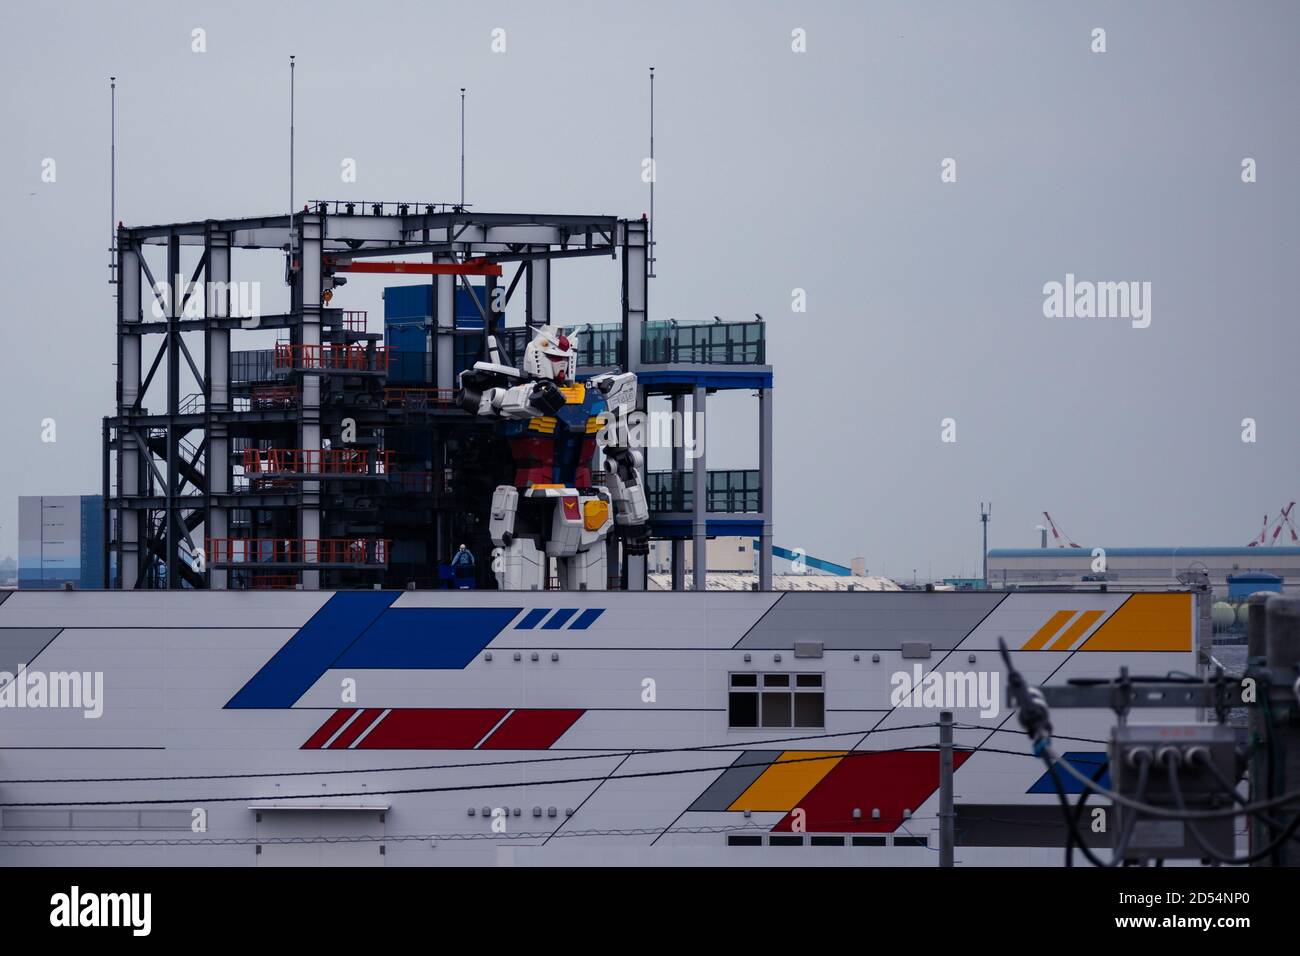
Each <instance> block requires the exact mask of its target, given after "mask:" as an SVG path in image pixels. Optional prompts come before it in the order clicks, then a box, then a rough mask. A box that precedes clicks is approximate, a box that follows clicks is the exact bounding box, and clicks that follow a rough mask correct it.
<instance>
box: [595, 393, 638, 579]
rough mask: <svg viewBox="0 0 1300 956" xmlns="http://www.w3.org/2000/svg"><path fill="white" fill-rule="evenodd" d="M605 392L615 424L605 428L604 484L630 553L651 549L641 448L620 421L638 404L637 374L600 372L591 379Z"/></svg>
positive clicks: (615, 522) (615, 521)
mask: <svg viewBox="0 0 1300 956" xmlns="http://www.w3.org/2000/svg"><path fill="white" fill-rule="evenodd" d="M591 384H592V385H594V386H595V387H596V388H598V389H599V390H600V391H601V393H602V394H603V395H604V396H605V402H606V404H607V405H608V407H609V410H610V412H611V413H612V414H613V415H614V416H615V427H614V428H612V429H604V430H603V432H602V433H603V434H605V435H606V436H607V437H606V440H605V445H604V449H603V450H604V452H605V459H606V461H607V462H608V465H609V467H607V468H606V469H605V487H606V489H608V491H609V494H610V498H611V499H612V501H613V503H614V524H615V525H616V526H618V528H619V530H620V532H621V533H622V535H623V539H624V541H625V542H626V546H627V552H628V554H647V553H649V550H650V547H649V538H650V526H649V521H650V509H649V506H648V505H647V503H646V496H645V482H644V468H645V459H644V457H643V456H642V455H641V452H639V451H637V450H636V449H634V448H631V447H630V446H629V444H628V441H627V437H626V430H625V429H624V428H622V427H619V425H618V416H620V415H621V414H626V413H627V412H629V411H631V410H632V409H634V408H635V407H636V375H634V374H632V373H631V372H625V373H623V374H620V375H598V376H596V377H595V378H593V379H592V380H591Z"/></svg>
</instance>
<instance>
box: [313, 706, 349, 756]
mask: <svg viewBox="0 0 1300 956" xmlns="http://www.w3.org/2000/svg"><path fill="white" fill-rule="evenodd" d="M355 713H356V709H355V708H353V707H345V708H343V709H342V710H336V711H334V713H332V714H330V715H329V718H328V719H327V720H326V721H325V723H323V724H321V725H320V729H319V730H317V731H316V733H314V734H312V735H311V736H310V737H308V738H307V742H306V743H305V744H303V745H302V749H303V750H319V749H320V748H321V747H323V746H325V741H327V740H329V739H330V738H331V737H333V736H334V732H335V731H336V730H338V729H339V728H340V727H342V726H343V722H344V721H345V720H347V719H348V718H349V717H351V716H352V715H353V714H355Z"/></svg>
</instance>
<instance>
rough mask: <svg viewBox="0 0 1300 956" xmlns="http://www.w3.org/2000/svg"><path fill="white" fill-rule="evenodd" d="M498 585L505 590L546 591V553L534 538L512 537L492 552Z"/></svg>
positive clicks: (493, 567)
mask: <svg viewBox="0 0 1300 956" xmlns="http://www.w3.org/2000/svg"><path fill="white" fill-rule="evenodd" d="M492 569H493V570H494V571H496V575H497V587H498V588H500V589H501V590H503V591H545V590H546V554H545V553H544V552H542V551H541V550H539V549H538V547H537V542H536V541H534V540H533V539H532V538H512V539H511V541H510V543H509V544H507V545H504V546H503V547H500V548H497V549H496V550H494V551H493V552H492Z"/></svg>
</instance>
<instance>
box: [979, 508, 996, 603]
mask: <svg viewBox="0 0 1300 956" xmlns="http://www.w3.org/2000/svg"><path fill="white" fill-rule="evenodd" d="M991 514H993V502H991V501H990V502H988V503H987V504H985V503H984V502H982V501H981V502H980V524H982V525H983V526H984V551H983V555H982V556H983V560H984V590H985V591H987V590H988V589H989V515H991Z"/></svg>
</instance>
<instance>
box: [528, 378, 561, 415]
mask: <svg viewBox="0 0 1300 956" xmlns="http://www.w3.org/2000/svg"><path fill="white" fill-rule="evenodd" d="M564 403H565V398H564V393H563V392H561V391H560V389H559V386H557V385H556V384H555V383H554V382H552V381H551V380H550V379H547V378H544V379H541V380H540V381H537V382H534V383H533V391H532V395H530V396H529V398H528V404H529V406H530V407H532V408H534V409H536V411H537V413H538V414H539V415H554V414H555V413H556V412H558V411H559V410H560V409H561V408H563V407H564Z"/></svg>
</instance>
